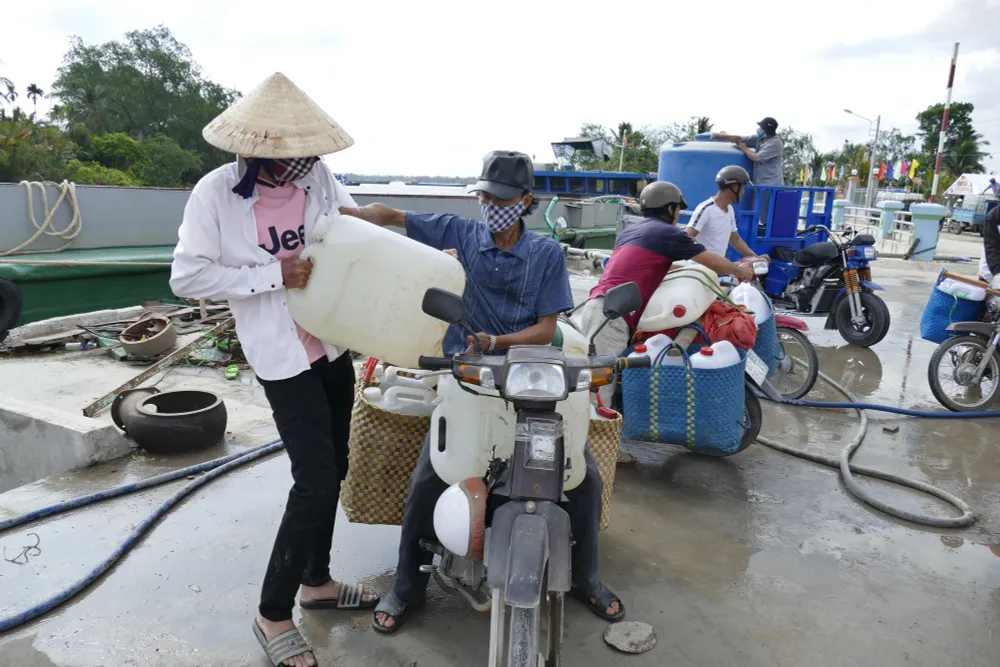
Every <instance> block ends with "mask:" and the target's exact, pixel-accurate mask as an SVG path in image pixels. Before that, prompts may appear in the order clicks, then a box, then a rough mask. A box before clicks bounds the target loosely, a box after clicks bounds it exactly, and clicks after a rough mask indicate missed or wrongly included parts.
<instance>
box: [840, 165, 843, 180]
mask: <svg viewBox="0 0 1000 667" xmlns="http://www.w3.org/2000/svg"><path fill="white" fill-rule="evenodd" d="M840 178H841V180H843V178H844V165H840Z"/></svg>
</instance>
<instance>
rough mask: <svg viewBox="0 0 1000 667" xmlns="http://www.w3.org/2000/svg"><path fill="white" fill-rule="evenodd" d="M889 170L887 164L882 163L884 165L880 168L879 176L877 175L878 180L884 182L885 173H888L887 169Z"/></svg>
mask: <svg viewBox="0 0 1000 667" xmlns="http://www.w3.org/2000/svg"><path fill="white" fill-rule="evenodd" d="M887 168H888V167H886V165H885V162H883V163H882V164H881V165H880V166H879V168H878V174H876V177H877V178H878V179H879V180H882V179H883V178H885V172H886V169H887Z"/></svg>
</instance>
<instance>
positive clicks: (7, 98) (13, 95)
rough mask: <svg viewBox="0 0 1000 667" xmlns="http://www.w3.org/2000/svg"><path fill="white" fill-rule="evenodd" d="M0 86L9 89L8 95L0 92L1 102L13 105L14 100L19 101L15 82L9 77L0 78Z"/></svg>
mask: <svg viewBox="0 0 1000 667" xmlns="http://www.w3.org/2000/svg"><path fill="white" fill-rule="evenodd" d="M0 86H2V87H4V88H6V89H7V92H6V93H5V92H3V91H0V100H3V101H4V102H8V103H10V104H13V103H14V100H16V99H17V91H16V90H14V82H13V81H11V80H10V79H8V78H7V77H4V76H0Z"/></svg>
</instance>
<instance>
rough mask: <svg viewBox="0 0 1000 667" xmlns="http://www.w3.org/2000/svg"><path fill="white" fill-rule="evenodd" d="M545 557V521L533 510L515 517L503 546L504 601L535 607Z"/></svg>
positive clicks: (546, 548) (546, 545) (546, 544)
mask: <svg viewBox="0 0 1000 667" xmlns="http://www.w3.org/2000/svg"><path fill="white" fill-rule="evenodd" d="M548 560H549V524H548V523H547V522H546V521H545V519H544V518H543V517H540V516H537V515H535V514H522V515H520V516H518V517H517V518H515V519H514V526H513V532H512V535H511V541H510V548H509V549H508V550H507V585H506V586H505V587H504V602H506V603H507V604H508V605H511V606H514V607H537V606H538V605H539V604H540V603H541V601H542V588H543V586H544V582H543V581H542V577H544V576H545V564H546V563H547V562H548Z"/></svg>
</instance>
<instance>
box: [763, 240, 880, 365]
mask: <svg viewBox="0 0 1000 667" xmlns="http://www.w3.org/2000/svg"><path fill="white" fill-rule="evenodd" d="M823 231H825V232H826V233H827V236H828V238H829V240H828V241H821V242H819V243H813V244H812V245H808V246H806V247H805V248H803V249H802V250H798V251H796V250H793V249H791V248H788V247H783V246H776V247H775V248H773V250H772V254H773V256H772V258H771V264H770V273H769V274H768V275H767V278H768V279H767V280H765V286H766V288H767V290H768V295H769V296H770V297H771V299H772V300H773V301H774V303H775V306H776V307H778V308H782V309H785V310H791V311H795V312H798V313H803V314H809V315H820V314H823V313H827V314H828V317H827V320H826V324H825V328H826V329H836V330H837V331H838V332H839V333H840V335H841V337H842V338H843V339H844V340H845V341H847V343H849V344H851V345H857V346H859V347H871V346H872V345H875V344H876V343H878V342H879V341H881V340H882V339H883V338H885V336H886V334H887V333H888V332H889V324H890V317H889V308H888V307H887V306H886V305H885V302H884V301H883V300H882V299H881V298H879V297H878V296H877V295H876V294H875V292H877V291H882V290H883V288H882V287H881V286H880V285H878V284H877V283H874V282H872V279H871V267H870V263H871V262H872V261H874V260H875V259H877V257H878V253H877V252H876V250H875V237H874V236H871V235H870V234H854V233H853V232H844V233H843V234H838V233H836V232H834V231H832V230H831V229H830V228H829V227H827V226H825V225H813V226H811V227H808V228H807V229H805V230H804V231H803V232H801V233H800V234H799V236H802V237H808V236H811V235H814V234H819V233H822V232H823ZM775 269H777V273H778V275H775Z"/></svg>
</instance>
